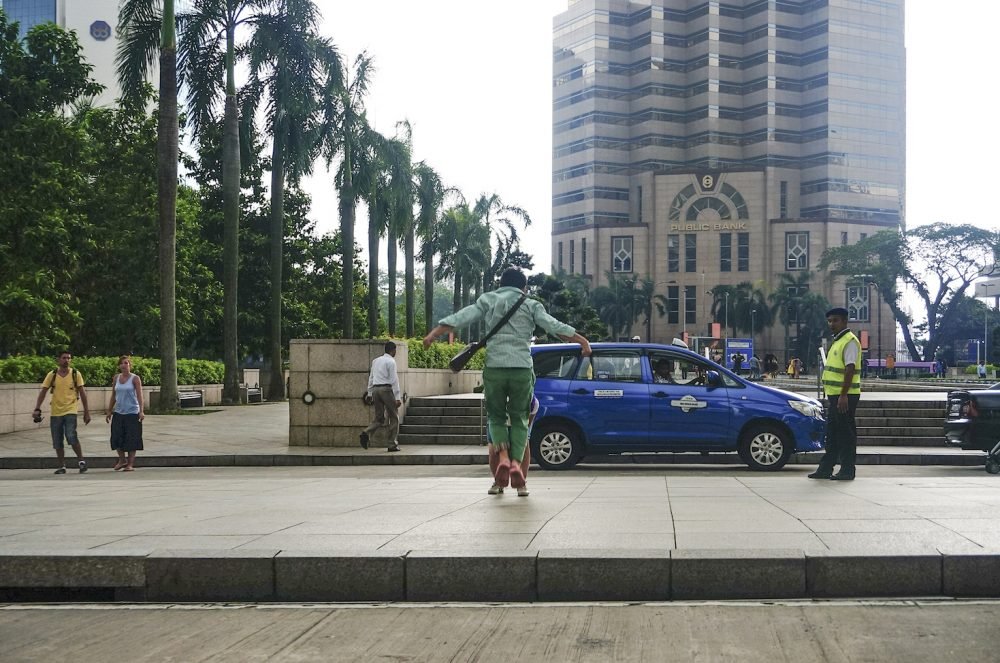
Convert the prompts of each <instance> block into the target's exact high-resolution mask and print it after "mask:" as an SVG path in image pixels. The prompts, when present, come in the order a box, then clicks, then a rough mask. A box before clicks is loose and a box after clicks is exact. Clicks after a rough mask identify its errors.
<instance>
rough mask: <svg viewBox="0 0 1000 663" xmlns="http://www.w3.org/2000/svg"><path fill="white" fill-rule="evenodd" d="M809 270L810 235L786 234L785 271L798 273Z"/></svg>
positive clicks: (804, 233) (803, 233) (805, 233)
mask: <svg viewBox="0 0 1000 663" xmlns="http://www.w3.org/2000/svg"><path fill="white" fill-rule="evenodd" d="M806 269H809V233H807V232H791V233H785V270H787V271H789V272H797V271H802V270H806Z"/></svg>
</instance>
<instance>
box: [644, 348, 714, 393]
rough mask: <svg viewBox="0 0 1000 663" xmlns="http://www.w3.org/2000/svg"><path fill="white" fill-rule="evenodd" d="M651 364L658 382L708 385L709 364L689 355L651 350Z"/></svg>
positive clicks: (691, 385) (694, 385)
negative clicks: (681, 355) (683, 355)
mask: <svg viewBox="0 0 1000 663" xmlns="http://www.w3.org/2000/svg"><path fill="white" fill-rule="evenodd" d="M649 366H650V368H651V369H652V371H653V382H654V383H656V384H676V385H683V386H690V387H706V386H708V383H707V378H706V371H707V370H708V365H707V364H705V363H702V362H700V361H697V360H693V359H690V358H688V357H678V356H676V355H670V354H667V353H660V352H651V353H650V354H649Z"/></svg>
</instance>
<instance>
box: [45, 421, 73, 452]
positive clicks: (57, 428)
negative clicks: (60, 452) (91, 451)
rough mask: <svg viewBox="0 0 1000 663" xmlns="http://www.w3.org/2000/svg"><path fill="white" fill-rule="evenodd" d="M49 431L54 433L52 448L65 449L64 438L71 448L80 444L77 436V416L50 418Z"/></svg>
mask: <svg viewBox="0 0 1000 663" xmlns="http://www.w3.org/2000/svg"><path fill="white" fill-rule="evenodd" d="M49 430H50V431H52V448H53V449H62V448H63V437H64V436H65V438H66V441H67V442H69V444H70V446H73V445H77V444H80V438H79V437H77V435H76V415H75V414H66V415H63V416H61V417H49Z"/></svg>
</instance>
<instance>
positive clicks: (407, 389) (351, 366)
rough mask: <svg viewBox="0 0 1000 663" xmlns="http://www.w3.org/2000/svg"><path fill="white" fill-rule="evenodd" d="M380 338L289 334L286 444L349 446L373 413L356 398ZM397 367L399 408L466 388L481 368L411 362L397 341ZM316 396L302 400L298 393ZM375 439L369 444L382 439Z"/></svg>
mask: <svg viewBox="0 0 1000 663" xmlns="http://www.w3.org/2000/svg"><path fill="white" fill-rule="evenodd" d="M384 345H385V341H378V340H344V339H292V341H290V347H289V355H290V360H291V362H290V363H291V375H290V388H289V393H288V401H289V408H288V412H289V429H288V444H289V446H311V447H349V446H355V445H357V444H358V435H359V433H360V432H361V430H362V429H364V428H365V427H366V426H367V425H368V424H369V423H371V421H372V419H373V417H374V413H373V410H372V408H370V407H368V406H366V405H365V404H364V403H362V402H361V395H362V394H363V393H364V392H365V390H366V389H367V388H368V371H369V370H370V368H371V363H372V360H373V359H375V358H376V357H379V356H381V355H382V354H383V353H384V350H383V347H384ZM396 369H397V371H398V373H399V386H400V388H401V389H402V391H403V394H404V398H403V408H402V411H401V413H400V414H401V416H402V415H404V414H405V412H406V405H407V401H408V400H409V399H410V398H414V397H417V396H437V395H445V394H467V393H470V392H472V390H473V389H474V388H475V387H477V386H478V385H480V384H482V371H462V372H461V373H453V372H451V371H450V370H448V369H426V368H410V367H409V354H408V348H407V347H406V344H405V343H399V344H397V346H396ZM307 391H308V392H311V393H312V394H313V395H314V396H315V397H316V400H315V401H314V402H313V403H312V404H311V405H307V404H306V403H305V402H304V401H303V400H302V396H303V394H305V393H306V392H307ZM383 442H384V441H382V440H378V441H375V442H373V444H375V443H377V444H382V443H383Z"/></svg>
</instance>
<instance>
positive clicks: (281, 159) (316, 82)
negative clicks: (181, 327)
mask: <svg viewBox="0 0 1000 663" xmlns="http://www.w3.org/2000/svg"><path fill="white" fill-rule="evenodd" d="M318 21H319V13H318V11H317V10H316V6H315V4H314V3H313V2H312V0H279V1H278V2H276V4H275V6H274V7H273V8H272V11H271V12H269V13H266V14H262V15H261V16H259V17H258V19H257V24H256V28H257V29H256V31H255V32H254V34H253V36H252V37H251V40H250V43H249V46H248V49H247V50H248V52H249V54H250V80H249V82H248V84H247V86H246V94H245V99H246V106H245V108H244V111H243V120H244V123H245V125H247V130H248V131H252V130H253V124H254V118H255V116H256V110H257V106H258V104H259V103H260V102H261V99H262V98H263V97H265V96H266V98H267V103H266V108H265V110H266V122H267V125H268V130H269V133H270V134H271V139H272V145H271V191H270V194H271V210H270V212H271V218H270V247H271V250H270V259H271V260H270V262H271V264H270V267H271V270H270V271H271V292H270V311H269V317H270V321H269V324H270V333H269V342H268V347H269V358H270V361H269V363H270V380H269V386H268V393H267V398H268V400H274V401H276V400H282V399H284V397H285V379H284V371H283V370H282V366H283V361H282V341H281V322H282V306H281V300H282V266H283V263H284V240H285V218H284V217H285V215H284V191H285V179H286V177H288V178H289V179H290V180H291V181H293V182H297V181H298V180H299V178H300V177H301V176H302V175H303V174H308V173H309V172H311V170H312V163H313V161H314V160H315V159H316V156H317V153H318V148H319V136H320V123H321V121H322V114H321V110H322V108H323V107H324V104H325V103H328V102H329V100H326V99H324V98H323V97H324V95H326V94H328V93H329V91H330V90H331V89H336V87H337V86H339V85H340V83H341V82H340V73H341V65H340V56H339V55H338V53H337V50H336V48H334V46H333V45H332V44H330V43H329V42H328V41H327V40H325V39H322V38H320V37H319V36H318V34H317V24H318Z"/></svg>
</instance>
